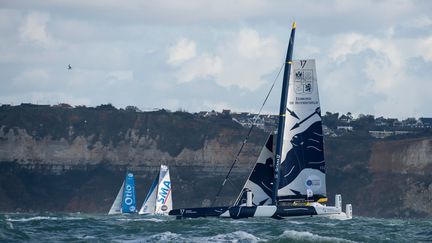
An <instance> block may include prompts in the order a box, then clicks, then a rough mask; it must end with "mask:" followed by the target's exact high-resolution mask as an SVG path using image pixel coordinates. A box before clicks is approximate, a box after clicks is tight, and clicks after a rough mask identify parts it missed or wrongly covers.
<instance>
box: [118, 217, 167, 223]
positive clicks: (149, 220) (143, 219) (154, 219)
mask: <svg viewBox="0 0 432 243" xmlns="http://www.w3.org/2000/svg"><path fill="white" fill-rule="evenodd" d="M115 220H118V221H148V222H165V221H167V220H168V218H167V219H165V220H163V219H157V218H130V219H127V218H119V219H115Z"/></svg>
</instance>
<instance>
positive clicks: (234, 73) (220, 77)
mask: <svg viewBox="0 0 432 243" xmlns="http://www.w3.org/2000/svg"><path fill="white" fill-rule="evenodd" d="M429 9H431V3H430V2H429V1H415V0H413V1H405V0H397V1H396V2H395V1H393V0H392V1H389V0H382V1H373V0H364V1H356V0H346V1H340V0H330V1H325V2H322V1H307V2H305V1H301V0H293V1H266V0H251V1H249V0H240V1H230V0H221V1H205V0H204V1H201V0H186V1H182V2H178V1H173V0H161V1H153V0H150V1H140V0H131V1H129V2H128V4H124V3H122V2H119V1H115V0H108V1H103V0H95V1H87V0H86V1H85V0H75V1H69V0H67V1H54V0H47V1H33V0H29V1H25V3H24V2H22V1H3V2H2V4H1V7H0V20H1V21H0V34H1V36H2V38H0V82H1V85H2V88H1V89H0V100H2V101H3V102H6V101H7V100H8V99H10V100H11V101H13V102H15V103H16V101H17V100H19V99H22V100H23V101H28V99H29V98H28V97H35V99H39V98H37V97H46V98H44V99H45V100H51V101H53V100H57V99H58V98H57V97H58V96H56V95H55V94H56V93H58V94H68V95H69V97H71V99H75V100H78V101H79V100H83V102H89V103H86V104H92V105H98V104H100V103H107V102H111V103H113V104H114V105H116V106H119V105H136V106H139V107H160V108H162V107H163V106H164V105H167V106H169V107H168V108H170V109H175V108H176V107H181V108H185V109H187V110H191V109H193V110H191V111H195V110H202V109H211V106H215V107H218V108H219V107H222V106H227V107H226V108H231V109H237V110H244V111H251V110H254V109H256V106H257V105H256V104H257V103H259V102H260V101H261V98H262V97H264V96H265V92H267V90H268V87H269V86H270V84H271V82H272V81H273V79H274V78H275V75H276V73H277V71H278V70H279V68H280V66H281V65H282V64H283V60H284V57H285V52H286V47H287V39H288V35H289V31H290V22H291V16H294V17H295V19H296V20H297V21H298V24H297V27H298V29H297V34H296V44H295V49H294V56H295V58H315V59H316V60H317V62H316V63H317V68H318V78H319V85H320V94H321V97H322V99H321V100H322V103H323V109H325V110H329V111H343V112H347V111H351V112H353V113H356V114H358V113H373V114H377V115H388V116H396V115H397V116H402V115H403V116H412V115H414V114H420V115H422V116H432V109H431V108H430V107H428V106H427V104H430V103H431V98H429V97H430V94H428V90H431V89H432V87H431V84H432V82H431V78H430V77H431V76H432V73H431V71H428V70H432V48H431V46H432V35H431V32H430V29H431V27H432V21H431V19H432V18H431V14H430V11H429ZM143 13H145V14H143ZM173 40H175V41H174V42H173ZM69 63H70V64H72V67H73V70H72V71H68V70H67V69H66V67H67V64H69ZM280 78H281V77H280ZM36 93H37V94H38V95H39V96H37V95H36ZM161 93H163V94H164V95H163V96H161V95H160V94H161ZM277 93H278V91H277V88H275V92H274V93H273V94H272V95H274V96H275V100H276V101H275V102H273V103H272V104H271V105H270V106H269V107H265V109H266V110H269V111H277V109H278V108H277V106H278V105H279V103H278V102H277V101H278V97H276V96H278V94H277ZM32 94H33V95H32ZM42 94H44V95H43V96H42ZM49 96H52V97H53V98H52V99H51V98H49ZM165 96H170V97H169V100H170V101H169V102H167V101H166V100H167V97H165ZM13 97H16V98H13ZM204 101H205V102H204ZM174 106H176V107H174Z"/></svg>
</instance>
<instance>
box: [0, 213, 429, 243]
mask: <svg viewBox="0 0 432 243" xmlns="http://www.w3.org/2000/svg"><path fill="white" fill-rule="evenodd" d="M0 241H1V242H22V241H25V242H59V241H62V242H63V241H67V242H427V241H432V220H400V219H375V218H364V217H356V218H354V219H353V220H347V221H338V220H331V219H325V218H303V219H289V220H274V219H269V218H253V219H242V220H233V219H222V218H207V219H182V220H176V219H175V218H170V217H162V216H160V217H155V216H150V217H148V216H146V217H140V216H107V215H92V214H15V213H14V214H12V213H3V214H0Z"/></svg>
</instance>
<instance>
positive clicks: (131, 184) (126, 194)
mask: <svg viewBox="0 0 432 243" xmlns="http://www.w3.org/2000/svg"><path fill="white" fill-rule="evenodd" d="M136 212H137V208H136V199H135V180H134V176H133V174H132V173H127V175H126V178H125V187H124V191H123V200H122V213H136Z"/></svg>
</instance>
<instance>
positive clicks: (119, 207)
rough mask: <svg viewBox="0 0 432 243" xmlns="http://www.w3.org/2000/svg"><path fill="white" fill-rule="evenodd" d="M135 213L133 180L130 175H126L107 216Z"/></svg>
mask: <svg viewBox="0 0 432 243" xmlns="http://www.w3.org/2000/svg"><path fill="white" fill-rule="evenodd" d="M122 213H136V199H135V180H134V176H133V174H132V173H130V172H129V173H127V174H126V177H125V179H124V181H123V184H122V186H121V187H120V190H119V192H118V193H117V196H116V198H115V200H114V203H113V204H112V206H111V209H110V211H109V212H108V214H109V215H111V214H122Z"/></svg>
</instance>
